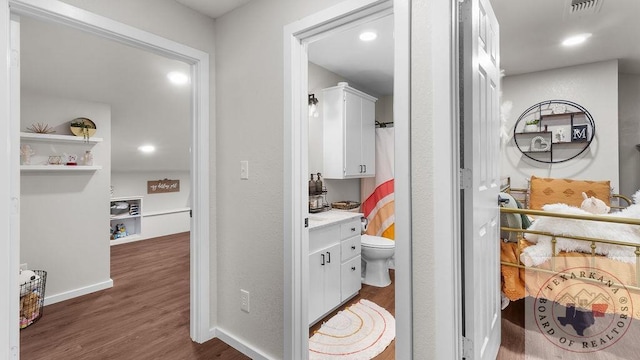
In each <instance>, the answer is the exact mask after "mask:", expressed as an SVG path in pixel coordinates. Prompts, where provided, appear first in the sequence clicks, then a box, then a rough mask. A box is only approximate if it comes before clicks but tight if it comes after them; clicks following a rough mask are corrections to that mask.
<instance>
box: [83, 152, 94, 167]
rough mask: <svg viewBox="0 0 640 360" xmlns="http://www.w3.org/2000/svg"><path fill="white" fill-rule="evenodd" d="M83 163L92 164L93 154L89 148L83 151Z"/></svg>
mask: <svg viewBox="0 0 640 360" xmlns="http://www.w3.org/2000/svg"><path fill="white" fill-rule="evenodd" d="M84 164H85V165H87V166H91V165H93V154H92V153H91V150H87V151H85V153H84Z"/></svg>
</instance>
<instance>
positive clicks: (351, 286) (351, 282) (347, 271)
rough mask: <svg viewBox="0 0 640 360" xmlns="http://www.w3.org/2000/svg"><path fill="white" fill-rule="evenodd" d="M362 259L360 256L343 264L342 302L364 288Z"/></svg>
mask: <svg viewBox="0 0 640 360" xmlns="http://www.w3.org/2000/svg"><path fill="white" fill-rule="evenodd" d="M360 259H361V257H360V255H358V256H356V257H354V258H353V259H351V260H349V261H347V262H345V263H344V264H342V268H341V270H340V277H341V278H342V279H341V280H342V281H341V282H342V283H341V288H340V301H345V300H347V299H348V298H350V297H351V296H352V295H354V294H355V293H357V292H358V291H360V289H361V288H362V282H361V276H362V274H361V268H360Z"/></svg>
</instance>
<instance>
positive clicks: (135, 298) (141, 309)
mask: <svg viewBox="0 0 640 360" xmlns="http://www.w3.org/2000/svg"><path fill="white" fill-rule="evenodd" d="M111 278H112V279H113V282H114V287H113V288H111V289H107V290H103V291H99V292H97V293H93V294H89V295H85V296H81V297H79V298H75V299H72V300H68V301H64V302H61V303H57V304H53V305H49V306H46V307H45V308H44V312H43V316H42V318H41V319H40V320H39V321H38V322H36V323H35V324H33V325H31V326H30V327H28V328H26V329H24V330H22V331H21V332H20V345H21V346H20V347H21V350H20V351H21V354H20V355H21V357H20V358H21V359H22V360H40V359H47V360H58V359H59V360H74V359H82V360H93V359H96V360H97V359H100V360H106V359H114V360H116V359H117V360H123V359H136V360H146V359H149V360H151V359H153V360H158V359H171V360H174V359H203V360H204V359H229V360H236V359H238V360H240V359H242V360H244V359H249V358H248V357H247V356H245V355H243V354H242V353H240V352H239V351H237V350H235V349H233V348H232V347H230V346H229V345H227V344H225V343H224V342H222V341H220V340H218V339H213V340H210V341H208V342H206V343H204V344H197V343H194V342H192V341H191V338H190V337H189V233H182V234H176V235H170V236H165V237H161V238H156V239H149V240H144V241H138V242H134V243H128V244H122V245H117V246H113V247H111Z"/></svg>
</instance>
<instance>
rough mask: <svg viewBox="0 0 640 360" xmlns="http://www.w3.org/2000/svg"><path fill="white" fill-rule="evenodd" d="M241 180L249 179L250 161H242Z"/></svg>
mask: <svg viewBox="0 0 640 360" xmlns="http://www.w3.org/2000/svg"><path fill="white" fill-rule="evenodd" d="M240 180H249V161H247V160H242V161H240Z"/></svg>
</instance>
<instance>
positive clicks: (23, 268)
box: [20, 263, 28, 270]
mask: <svg viewBox="0 0 640 360" xmlns="http://www.w3.org/2000/svg"><path fill="white" fill-rule="evenodd" d="M27 269H28V267H27V263H24V264H20V270H27Z"/></svg>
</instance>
